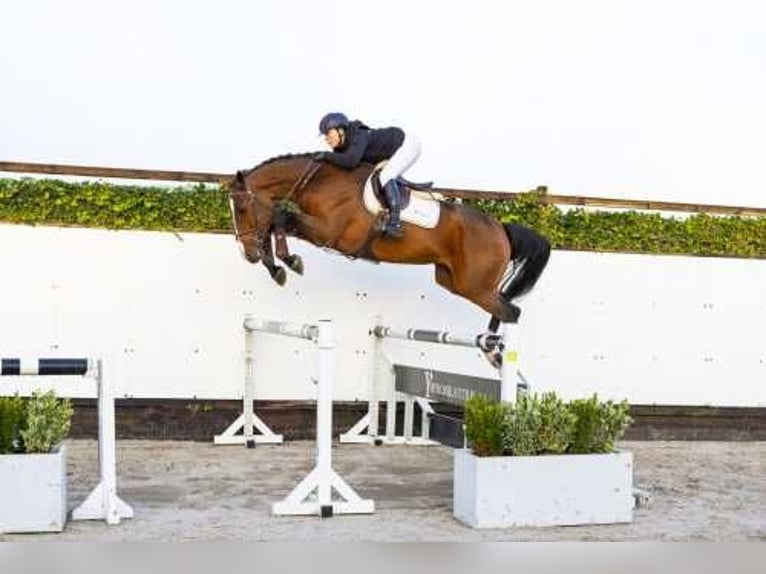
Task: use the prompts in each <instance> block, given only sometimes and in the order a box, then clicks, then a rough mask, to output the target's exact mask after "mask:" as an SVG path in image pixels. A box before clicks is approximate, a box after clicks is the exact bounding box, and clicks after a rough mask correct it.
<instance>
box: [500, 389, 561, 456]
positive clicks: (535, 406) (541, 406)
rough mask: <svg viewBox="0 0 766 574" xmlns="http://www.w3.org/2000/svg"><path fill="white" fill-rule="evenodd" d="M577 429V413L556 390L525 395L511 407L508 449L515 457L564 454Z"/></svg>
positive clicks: (506, 434)
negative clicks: (557, 394)
mask: <svg viewBox="0 0 766 574" xmlns="http://www.w3.org/2000/svg"><path fill="white" fill-rule="evenodd" d="M574 430H575V415H574V413H573V412H572V411H571V410H570V409H569V407H568V406H567V405H566V404H565V403H564V402H563V401H562V400H561V399H559V398H558V397H557V396H556V394H555V393H545V394H543V395H542V396H539V395H521V396H520V397H519V399H518V401H517V402H516V403H515V404H514V405H513V407H512V408H510V409H509V410H508V417H507V419H506V421H505V424H504V428H503V446H504V452H505V453H506V454H509V455H515V456H530V455H536V454H561V453H563V452H565V451H566V450H567V448H568V447H569V444H570V442H571V440H572V436H573V435H574Z"/></svg>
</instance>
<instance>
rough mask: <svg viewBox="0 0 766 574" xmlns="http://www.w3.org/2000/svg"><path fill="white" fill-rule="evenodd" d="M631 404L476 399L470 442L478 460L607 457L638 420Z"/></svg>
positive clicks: (552, 397) (468, 415)
mask: <svg viewBox="0 0 766 574" xmlns="http://www.w3.org/2000/svg"><path fill="white" fill-rule="evenodd" d="M628 411H629V405H628V403H627V401H623V402H621V403H619V404H615V403H614V402H612V401H607V402H601V401H599V399H598V397H597V396H596V395H593V397H591V398H590V399H587V400H575V401H571V402H570V403H565V402H564V401H562V400H561V399H560V398H558V397H557V396H556V394H555V393H553V392H550V393H544V394H542V395H536V394H529V395H526V394H525V395H520V396H519V397H518V399H517V401H516V402H515V403H514V404H513V405H509V404H504V403H498V402H495V401H492V400H491V399H489V398H487V397H485V396H483V395H474V396H473V397H471V398H470V399H469V400H468V401H467V402H466V404H465V427H466V431H465V432H466V438H467V440H468V444H469V445H470V446H471V448H472V450H473V452H474V454H476V456H502V455H509V456H534V455H543V454H585V453H604V452H611V451H613V450H614V445H615V442H616V441H617V440H619V439H620V438H621V437H622V436H623V434H624V433H625V430H626V429H627V427H628V425H629V424H630V423H631V422H632V419H631V418H630V416H629V415H628Z"/></svg>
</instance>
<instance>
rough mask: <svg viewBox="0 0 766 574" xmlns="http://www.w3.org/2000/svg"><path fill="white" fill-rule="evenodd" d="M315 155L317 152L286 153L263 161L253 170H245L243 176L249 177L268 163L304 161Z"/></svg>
mask: <svg viewBox="0 0 766 574" xmlns="http://www.w3.org/2000/svg"><path fill="white" fill-rule="evenodd" d="M315 153H317V152H315V151H307V152H303V153H286V154H282V155H277V156H274V157H270V158H269V159H266V160H263V161H262V162H261V163H259V164H258V165H256V166H255V167H254V168H252V169H249V170H247V171H246V172H245V175H250V174H251V173H253V172H254V171H255V170H257V169H259V168H262V167H263V166H264V165H268V164H270V163H274V162H277V161H281V160H284V159H304V158H307V157H311V156H313V155H314V154H315Z"/></svg>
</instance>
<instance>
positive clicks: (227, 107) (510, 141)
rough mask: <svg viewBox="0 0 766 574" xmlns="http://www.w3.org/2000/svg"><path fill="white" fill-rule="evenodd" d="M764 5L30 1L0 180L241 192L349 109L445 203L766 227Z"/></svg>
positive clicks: (7, 97)
mask: <svg viewBox="0 0 766 574" xmlns="http://www.w3.org/2000/svg"><path fill="white" fill-rule="evenodd" d="M765 22H766V2H763V1H762V0H726V2H723V1H721V0H716V1H712V0H696V1H694V0H636V1H633V0H577V1H571V0H570V1H567V0H535V1H534V2H532V1H529V0H527V1H518V0H498V1H491V0H471V1H470V2H469V1H461V2H455V1H441V2H436V1H433V2H424V1H417V0H387V1H386V2H381V3H372V2H361V1H358V0H357V1H351V0H314V1H309V0H257V1H255V0H247V1H245V0H240V1H237V0H216V2H199V1H185V2H183V1H175V0H174V1H170V0H168V1H162V0H133V1H131V2H120V3H116V2H104V1H103V0H26V1H25V2H6V5H5V6H4V7H3V15H2V19H1V20H0V82H2V83H1V84H0V161H39V162H48V163H74V164H82V165H102V166H108V167H133V168H145V169H178V170H193V171H215V172H229V171H232V172H233V171H234V170H236V169H239V168H244V167H251V166H253V165H254V164H256V163H258V162H260V161H262V160H264V159H267V158H269V157H271V156H274V155H279V154H283V153H291V152H303V151H312V150H319V149H322V146H323V144H322V142H321V140H320V139H319V138H318V137H317V124H318V121H319V118H320V117H321V115H322V114H324V113H325V112H327V111H343V112H345V113H346V114H348V115H349V116H352V117H354V118H358V119H361V120H363V121H365V123H367V124H368V125H371V126H373V127H376V126H388V125H398V126H400V127H402V128H403V129H405V131H408V132H411V133H415V134H417V135H418V137H419V138H420V140H421V142H422V144H423V153H422V156H421V158H420V160H419V161H418V163H417V164H416V165H415V166H414V167H413V168H412V170H411V171H410V172H409V173H408V175H410V176H412V178H413V179H429V180H435V181H436V183H437V184H438V185H439V186H443V187H461V188H468V189H485V190H500V191H523V190H527V189H531V188H534V187H536V186H538V185H546V186H548V188H549V190H550V192H551V193H558V194H569V195H589V196H605V197H620V198H635V199H657V200H667V201H686V202H693V203H716V204H726V205H744V206H751V207H766V24H764V23H765Z"/></svg>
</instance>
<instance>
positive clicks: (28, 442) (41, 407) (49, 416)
mask: <svg viewBox="0 0 766 574" xmlns="http://www.w3.org/2000/svg"><path fill="white" fill-rule="evenodd" d="M73 412H74V409H73V408H72V403H71V401H69V399H58V398H57V397H56V395H55V393H54V392H53V391H47V392H45V393H43V392H42V391H35V392H34V393H33V394H32V397H31V398H30V399H29V400H28V401H27V413H26V416H27V424H26V429H24V430H22V431H21V436H22V437H23V439H24V446H25V449H26V452H40V453H47V452H50V451H51V449H53V447H55V446H56V445H57V444H59V443H60V442H61V441H62V440H63V439H64V437H65V436H66V435H67V433H68V432H69V427H70V426H71V423H72V413H73Z"/></svg>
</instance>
